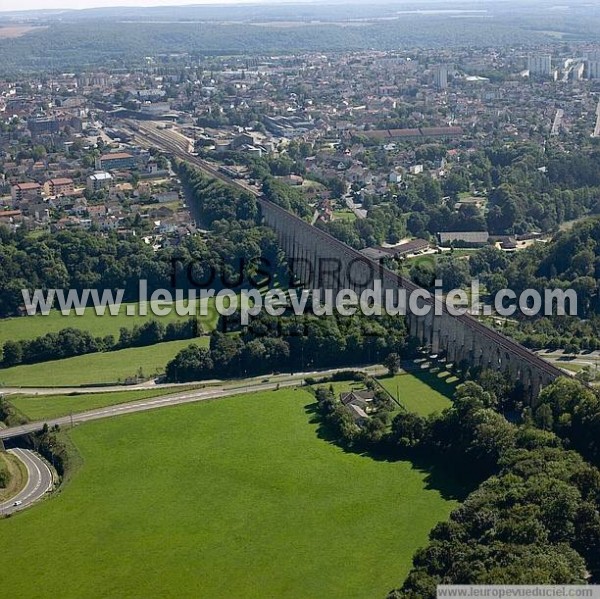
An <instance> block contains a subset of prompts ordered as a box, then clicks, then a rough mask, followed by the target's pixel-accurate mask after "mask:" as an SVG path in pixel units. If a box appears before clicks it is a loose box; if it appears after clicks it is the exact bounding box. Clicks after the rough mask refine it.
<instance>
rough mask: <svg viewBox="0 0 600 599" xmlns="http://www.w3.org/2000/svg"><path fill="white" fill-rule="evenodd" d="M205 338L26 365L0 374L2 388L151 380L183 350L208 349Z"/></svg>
mask: <svg viewBox="0 0 600 599" xmlns="http://www.w3.org/2000/svg"><path fill="white" fill-rule="evenodd" d="M208 342H209V338H208V337H199V338H198V339H184V340H183V341H170V342H168V343H157V344H156V345H150V346H148V347H135V348H131V349H122V350H119V351H113V352H104V353H96V354H87V355H85V356H77V357H75V358H67V359H65V360H56V361H53V362H42V363H41V364H26V365H22V366H14V367H12V368H4V369H1V370H0V385H3V386H5V387H13V386H14V387H70V386H73V387H74V386H80V385H95V384H110V383H122V382H124V381H125V380H126V379H128V378H132V377H135V376H136V375H138V374H142V375H143V377H145V378H147V377H151V376H154V375H156V374H158V373H161V372H163V371H164V368H165V366H166V364H167V362H168V361H169V360H171V359H173V358H174V357H175V356H176V354H177V353H179V352H180V351H181V350H182V349H183V348H184V347H187V346H188V345H190V344H192V343H195V344H197V345H204V346H208Z"/></svg>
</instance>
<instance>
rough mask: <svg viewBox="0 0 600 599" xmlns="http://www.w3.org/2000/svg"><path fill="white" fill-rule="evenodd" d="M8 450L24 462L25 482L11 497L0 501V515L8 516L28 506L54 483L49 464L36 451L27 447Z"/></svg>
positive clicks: (37, 499) (50, 488)
mask: <svg viewBox="0 0 600 599" xmlns="http://www.w3.org/2000/svg"><path fill="white" fill-rule="evenodd" d="M9 452H10V453H12V454H13V455H14V456H15V457H16V458H17V459H19V460H20V461H21V462H23V464H25V467H26V468H27V484H26V485H25V487H24V488H23V489H22V490H21V491H20V492H19V493H17V494H16V495H15V496H14V497H13V498H12V499H9V500H8V501H5V502H4V503H0V516H9V515H10V514H14V513H15V512H20V511H21V510H24V509H25V508H28V507H29V506H31V505H32V504H33V503H35V502H36V501H39V500H40V499H41V498H42V497H44V495H45V494H46V493H48V492H49V491H51V490H52V487H53V484H54V477H53V476H52V470H50V466H48V464H47V463H46V462H45V461H44V460H43V459H42V458H40V457H39V456H38V455H37V454H36V453H34V452H33V451H29V450H28V449H9ZM15 503H18V504H19V505H15Z"/></svg>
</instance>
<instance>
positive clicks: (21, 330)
mask: <svg viewBox="0 0 600 599" xmlns="http://www.w3.org/2000/svg"><path fill="white" fill-rule="evenodd" d="M208 302H209V303H208V307H207V310H206V311H207V315H206V316H200V322H201V324H202V328H203V329H204V330H205V332H210V331H212V330H214V328H215V326H216V324H217V319H218V314H217V313H216V310H215V309H214V301H213V300H212V299H211V300H208ZM197 303H198V304H199V302H197ZM186 305H187V304H186ZM128 306H134V307H135V308H136V315H135V316H128V315H127V307H128ZM147 311H148V312H149V314H148V315H147V316H140V315H139V304H122V305H121V309H120V311H119V315H118V316H111V315H110V313H109V312H108V309H107V311H106V314H104V316H98V315H96V313H95V312H94V310H93V309H91V308H89V309H86V310H85V314H84V315H83V316H77V315H76V314H75V313H74V312H71V314H70V315H69V316H63V315H62V314H61V313H60V312H59V311H58V310H53V311H52V312H51V313H50V314H48V316H43V315H41V314H37V315H36V316H22V317H20V318H3V319H0V345H1V344H3V343H4V342H5V341H8V340H11V341H20V340H24V339H33V338H34V337H40V336H42V335H45V334H46V333H56V332H58V331H60V330H61V329H66V328H68V327H72V328H74V329H81V330H83V331H89V332H90V333H92V335H94V336H95V337H106V336H107V335H114V336H115V338H117V339H118V337H119V330H120V329H121V328H122V327H124V328H126V329H132V328H133V327H134V326H135V325H140V324H143V323H144V322H146V321H148V320H159V321H161V322H162V323H164V324H165V325H167V324H169V323H170V322H175V321H177V320H181V319H185V320H187V319H188V318H190V316H179V315H178V314H177V313H176V311H175V309H173V312H172V313H171V314H168V315H167V316H162V317H161V316H155V315H153V314H152V313H151V312H150V308H149V307H148V310H147ZM197 312H198V313H199V312H200V307H199V306H198V309H197Z"/></svg>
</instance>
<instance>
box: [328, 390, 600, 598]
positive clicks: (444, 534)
mask: <svg viewBox="0 0 600 599" xmlns="http://www.w3.org/2000/svg"><path fill="white" fill-rule="evenodd" d="M561 384H563V383H562V382H561V381H558V382H557V383H555V389H554V393H555V394H556V393H558V394H560V393H561V388H560V385H561ZM549 393H550V391H549ZM317 399H318V406H319V412H320V413H321V414H322V417H323V418H324V420H325V421H326V422H328V423H329V425H330V426H331V427H332V430H333V432H334V433H335V434H336V436H337V437H338V439H339V440H340V441H341V442H343V443H345V444H350V445H353V444H354V445H358V448H359V450H360V451H364V450H365V447H366V448H369V449H371V450H373V451H377V452H385V453H386V454H387V455H388V456H396V457H400V458H404V459H406V458H409V459H418V460H420V463H422V461H423V460H425V461H427V462H428V463H431V462H432V460H433V461H436V462H438V463H440V464H447V465H451V464H454V465H455V464H457V463H458V464H468V470H469V473H470V475H471V476H472V477H473V479H474V480H475V481H476V482H477V485H478V486H477V489H476V490H475V491H473V492H472V493H471V494H470V495H469V496H468V498H467V499H466V501H465V502H464V503H463V504H462V505H461V506H460V507H459V508H458V509H456V510H455V511H454V512H453V513H452V514H451V517H450V520H449V521H448V522H444V523H440V524H438V525H437V526H436V527H435V528H434V529H433V530H432V532H431V533H430V541H429V544H428V546H427V547H425V548H423V549H421V550H419V551H418V552H417V553H416V555H415V557H414V567H413V570H412V571H411V573H410V574H409V576H408V578H407V579H406V581H405V583H404V585H403V586H402V588H401V589H397V590H395V591H392V592H391V593H390V595H389V599H429V598H434V597H435V596H436V587H437V585H438V584H586V583H587V581H588V574H591V575H592V577H593V578H595V577H597V576H598V575H599V574H600V559H599V558H600V515H599V507H600V472H599V471H598V470H597V469H596V468H595V467H594V466H592V465H590V464H588V463H586V462H585V461H584V460H583V458H582V457H581V455H580V454H579V453H576V452H575V451H571V450H567V449H565V447H564V445H563V442H562V441H561V439H560V438H559V437H558V436H556V435H555V434H554V433H552V432H550V431H545V430H542V429H540V428H538V427H536V426H534V422H533V421H532V420H531V419H525V421H524V422H523V423H522V424H514V423H511V422H508V421H507V420H506V419H505V418H504V417H503V416H502V415H501V414H499V413H498V412H497V411H496V408H497V398H496V397H495V395H494V393H492V392H490V391H485V390H484V389H483V388H482V387H481V386H479V385H478V384H476V383H474V382H468V383H465V384H462V385H460V386H459V387H458V389H457V392H456V396H455V400H454V402H453V406H452V407H451V408H449V409H448V410H445V411H444V412H443V413H442V414H434V415H431V416H429V417H427V418H424V417H421V416H419V415H417V414H413V413H408V412H401V413H400V414H398V415H397V416H396V417H395V418H394V420H393V421H392V425H391V429H390V430H389V431H388V432H385V430H384V432H383V433H382V432H381V431H382V427H381V426H380V425H378V424H377V425H376V424H370V426H373V427H374V428H375V429H376V430H377V431H378V432H377V433H376V434H370V433H369V431H368V429H367V428H364V429H361V427H358V426H357V425H355V424H354V422H353V421H352V419H351V418H350V417H349V413H348V412H347V410H345V409H343V408H341V406H340V404H339V403H338V402H337V401H336V400H335V398H334V397H333V395H332V394H331V393H329V394H328V393H326V392H323V391H322V392H321V393H320V394H318V395H317Z"/></svg>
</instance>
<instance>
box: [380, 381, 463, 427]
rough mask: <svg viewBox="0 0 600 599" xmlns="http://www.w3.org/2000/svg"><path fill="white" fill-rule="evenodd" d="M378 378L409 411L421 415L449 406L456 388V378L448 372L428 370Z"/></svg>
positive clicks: (439, 410)
mask: <svg viewBox="0 0 600 599" xmlns="http://www.w3.org/2000/svg"><path fill="white" fill-rule="evenodd" d="M378 380H379V382H380V383H381V384H382V386H383V387H384V388H385V389H386V391H387V392H388V393H390V394H391V395H392V397H394V398H395V399H398V400H399V401H400V403H401V404H402V405H403V406H404V407H405V408H406V409H407V410H408V411H409V412H415V413H416V414H420V415H421V416H428V415H429V414H432V413H433V412H441V411H442V410H444V409H445V408H449V407H450V404H451V399H452V396H453V395H454V390H455V388H456V379H455V377H452V376H451V375H450V374H449V373H448V372H441V373H439V372H435V371H433V372H432V371H429V370H419V371H417V372H411V373H407V374H398V375H396V376H394V377H389V376H387V377H379V378H378Z"/></svg>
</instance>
